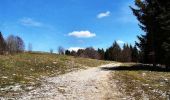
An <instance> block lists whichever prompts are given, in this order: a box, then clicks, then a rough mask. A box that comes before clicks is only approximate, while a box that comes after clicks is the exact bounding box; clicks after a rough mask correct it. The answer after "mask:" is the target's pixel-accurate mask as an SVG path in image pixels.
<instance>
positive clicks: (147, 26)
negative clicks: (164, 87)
mask: <svg viewBox="0 0 170 100" xmlns="http://www.w3.org/2000/svg"><path fill="white" fill-rule="evenodd" d="M135 5H136V8H133V7H130V8H131V9H132V11H133V13H134V15H135V16H136V17H137V19H138V21H139V27H140V28H141V29H142V30H143V31H144V32H145V34H144V35H140V36H138V40H139V42H136V45H137V46H138V48H139V49H140V51H141V56H142V62H143V63H152V64H153V65H154V66H156V65H157V64H162V65H166V66H167V68H168V66H169V67H170V0H135Z"/></svg>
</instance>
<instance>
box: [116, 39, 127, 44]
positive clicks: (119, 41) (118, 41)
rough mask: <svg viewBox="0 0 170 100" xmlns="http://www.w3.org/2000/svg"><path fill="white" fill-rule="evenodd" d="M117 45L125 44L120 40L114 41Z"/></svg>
mask: <svg viewBox="0 0 170 100" xmlns="http://www.w3.org/2000/svg"><path fill="white" fill-rule="evenodd" d="M116 42H117V43H118V44H124V43H125V42H124V41H122V40H117V41H116Z"/></svg>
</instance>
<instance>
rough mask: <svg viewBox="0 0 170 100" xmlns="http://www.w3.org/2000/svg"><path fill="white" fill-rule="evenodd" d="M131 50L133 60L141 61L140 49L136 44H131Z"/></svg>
mask: <svg viewBox="0 0 170 100" xmlns="http://www.w3.org/2000/svg"><path fill="white" fill-rule="evenodd" d="M131 52H132V62H138V61H139V51H138V49H137V47H136V46H134V47H132V46H131Z"/></svg>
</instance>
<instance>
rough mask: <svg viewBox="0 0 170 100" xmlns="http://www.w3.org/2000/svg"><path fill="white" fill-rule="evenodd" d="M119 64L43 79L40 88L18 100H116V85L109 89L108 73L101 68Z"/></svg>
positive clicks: (109, 65)
mask: <svg viewBox="0 0 170 100" xmlns="http://www.w3.org/2000/svg"><path fill="white" fill-rule="evenodd" d="M118 65H119V64H108V65H103V66H100V67H95V68H88V69H86V70H80V71H77V72H70V73H67V74H64V75H61V76H57V77H49V78H45V80H44V82H43V84H42V86H41V88H37V89H35V90H32V91H30V92H29V93H26V94H24V95H23V96H22V97H21V98H20V100H105V99H116V95H118V94H119V92H118V91H116V84H114V83H112V87H114V88H115V91H113V88H112V89H111V88H110V83H109V74H110V71H104V70H101V67H113V66H118Z"/></svg>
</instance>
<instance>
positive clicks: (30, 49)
mask: <svg viewBox="0 0 170 100" xmlns="http://www.w3.org/2000/svg"><path fill="white" fill-rule="evenodd" d="M28 52H32V44H31V43H29V44H28Z"/></svg>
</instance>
